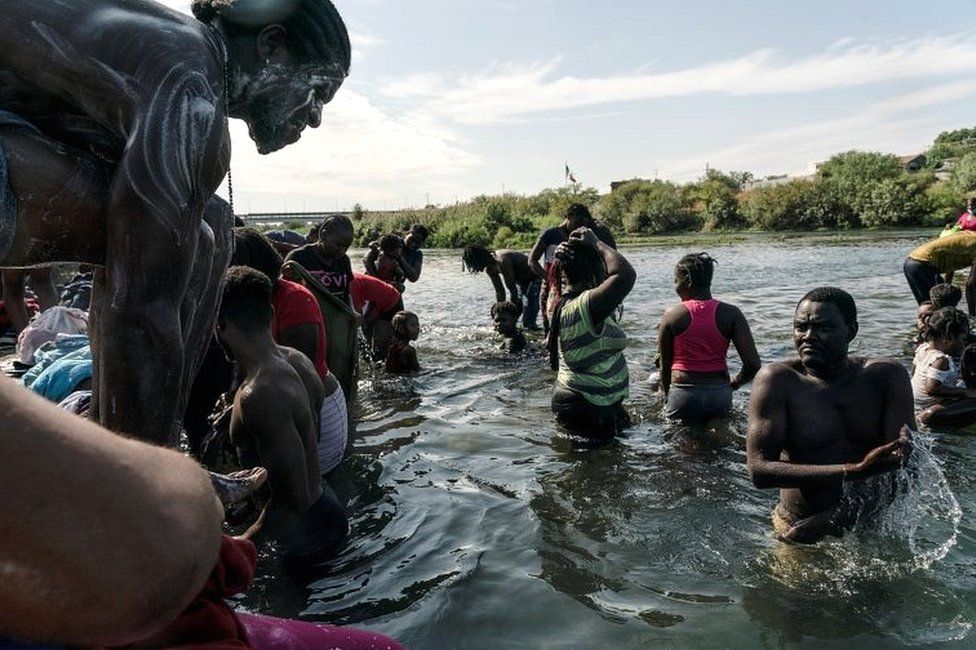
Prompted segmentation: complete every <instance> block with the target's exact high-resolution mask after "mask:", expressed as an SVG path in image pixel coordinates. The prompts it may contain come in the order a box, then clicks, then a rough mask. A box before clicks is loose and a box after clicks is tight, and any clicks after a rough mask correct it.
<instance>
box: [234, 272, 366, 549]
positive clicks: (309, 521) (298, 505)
mask: <svg viewBox="0 0 976 650" xmlns="http://www.w3.org/2000/svg"><path fill="white" fill-rule="evenodd" d="M271 316H272V308H271V282H270V281H269V280H268V278H267V276H265V275H264V274H263V273H261V272H260V271H256V270H254V269H251V268H248V267H242V266H235V267H231V269H230V270H229V271H228V272H227V278H226V282H225V285H224V293H223V299H222V301H221V304H220V311H219V313H218V316H217V337H218V339H219V340H220V343H221V345H223V346H224V348H225V349H226V350H228V352H229V353H230V354H231V355H232V356H233V358H234V359H235V360H236V361H237V364H238V368H239V370H240V372H241V373H243V375H244V380H243V382H242V383H241V386H240V388H239V389H238V391H237V395H236V397H235V398H234V406H233V411H232V414H231V423H230V435H231V440H232V441H233V443H234V445H235V446H236V447H237V448H238V450H239V452H240V455H241V460H242V462H243V464H244V465H245V466H248V467H250V466H255V465H260V466H262V467H264V468H266V469H267V470H268V484H269V485H270V487H271V500H270V501H269V502H268V504H267V505H266V506H265V509H264V512H263V513H262V515H261V517H260V519H259V520H258V522H257V523H256V524H255V525H254V526H252V527H251V529H250V530H249V531H248V535H249V536H252V535H257V534H263V535H268V536H271V537H274V538H276V539H278V540H279V542H280V543H281V546H282V549H283V551H284V558H285V560H286V561H288V562H291V563H295V564H300V565H307V564H309V563H314V562H316V561H319V560H321V559H324V558H326V557H328V556H330V555H331V554H332V553H333V552H334V551H335V550H336V549H337V548H338V547H339V546H340V545H341V543H342V541H343V539H344V538H345V535H346V533H347V532H348V522H347V520H346V515H345V512H344V511H343V509H342V506H341V505H340V504H339V502H338V500H337V499H336V497H335V494H334V493H333V492H332V490H331V489H330V488H329V487H328V485H326V484H324V483H323V481H322V477H321V473H320V471H319V462H318V453H317V446H318V440H319V431H318V424H319V420H318V417H317V414H316V413H315V411H314V407H313V406H312V401H311V398H312V396H311V394H310V392H309V390H308V388H306V382H312V383H314V380H317V377H316V376H315V371H314V367H312V365H311V362H310V361H308V359H307V358H304V356H303V355H300V354H293V353H292V352H291V351H289V350H288V349H286V348H282V347H281V346H279V345H277V344H276V343H275V342H274V339H272V338H271V329H270V326H271ZM294 363H301V364H307V367H306V370H307V372H303V373H302V374H301V375H300V374H299V373H298V372H296V370H295V367H294V366H293V364H294Z"/></svg>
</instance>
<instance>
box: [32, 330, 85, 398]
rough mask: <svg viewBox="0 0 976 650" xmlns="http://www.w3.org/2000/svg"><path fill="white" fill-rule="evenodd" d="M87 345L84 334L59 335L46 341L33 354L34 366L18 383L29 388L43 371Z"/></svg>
mask: <svg viewBox="0 0 976 650" xmlns="http://www.w3.org/2000/svg"><path fill="white" fill-rule="evenodd" d="M88 345H89V341H88V335H86V334H61V335H59V336H58V337H57V338H56V339H54V340H53V341H48V342H47V343H45V344H44V345H42V346H41V347H39V348H37V350H36V351H35V352H34V365H33V366H32V367H31V369H30V370H28V371H27V372H26V373H25V374H24V376H23V377H22V378H21V380H20V382H21V383H22V384H23V385H24V386H26V387H27V388H30V387H31V386H32V384H33V383H34V382H35V381H37V378H38V377H40V376H41V373H43V372H44V371H45V370H47V369H48V368H50V367H51V366H52V365H53V364H54V362H56V361H58V360H59V359H63V358H64V357H66V356H68V355H69V354H71V353H72V352H77V351H78V350H80V349H82V348H86V347H88Z"/></svg>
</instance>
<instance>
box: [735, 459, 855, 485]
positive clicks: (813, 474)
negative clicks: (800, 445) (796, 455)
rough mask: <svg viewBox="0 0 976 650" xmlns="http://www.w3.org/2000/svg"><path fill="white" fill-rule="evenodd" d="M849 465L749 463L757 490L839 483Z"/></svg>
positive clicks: (777, 462)
mask: <svg viewBox="0 0 976 650" xmlns="http://www.w3.org/2000/svg"><path fill="white" fill-rule="evenodd" d="M849 470H850V466H849V465H845V464H834V465H807V464H802V463H789V462H785V461H778V460H777V461H759V462H751V463H749V474H750V476H751V477H752V482H753V483H754V484H755V485H756V487H759V488H804V487H813V486H819V485H825V484H837V483H841V482H842V481H843V480H844V478H845V476H846V475H847V472H848V471H849Z"/></svg>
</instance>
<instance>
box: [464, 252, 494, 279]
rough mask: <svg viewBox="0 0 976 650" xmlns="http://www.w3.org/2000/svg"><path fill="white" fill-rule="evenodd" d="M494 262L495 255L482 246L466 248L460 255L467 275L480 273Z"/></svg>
mask: <svg viewBox="0 0 976 650" xmlns="http://www.w3.org/2000/svg"><path fill="white" fill-rule="evenodd" d="M495 261H497V260H496V259H495V254H494V253H492V252H491V251H490V250H488V249H487V248H485V247H484V246H467V247H465V249H464V253H462V254H461V263H462V265H463V266H464V270H465V271H467V272H468V273H480V272H482V271H484V270H485V269H486V268H488V266H489V265H490V264H491V263H492V262H495Z"/></svg>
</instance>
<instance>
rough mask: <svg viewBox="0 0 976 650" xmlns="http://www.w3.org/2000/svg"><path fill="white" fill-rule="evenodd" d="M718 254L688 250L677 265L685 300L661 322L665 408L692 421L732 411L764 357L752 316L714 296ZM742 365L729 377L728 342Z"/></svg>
mask: <svg viewBox="0 0 976 650" xmlns="http://www.w3.org/2000/svg"><path fill="white" fill-rule="evenodd" d="M714 272H715V260H713V259H712V258H711V257H709V256H708V254H707V253H697V254H692V255H685V256H684V257H682V258H681V260H680V261H679V262H678V265H677V266H676V267H675V269H674V290H675V293H677V294H678V296H679V297H680V298H681V304H679V305H675V306H674V307H671V308H670V309H668V310H667V311H666V312H664V317H663V318H662V319H661V324H660V326H659V328H658V349H659V352H660V355H661V387H662V389H663V390H664V393H665V394H666V395H667V406H666V407H665V410H664V414H665V415H666V416H667V417H669V418H675V419H678V420H681V421H683V422H685V423H687V424H693V423H703V422H707V421H708V420H711V419H712V418H722V417H728V415H729V414H730V413H731V412H732V391H734V390H737V389H739V388H740V387H741V386H743V385H745V384H747V383H749V382H750V381H752V378H753V377H755V376H756V373H757V372H759V368H760V367H761V365H762V362H761V361H760V359H759V352H758V351H756V343H755V341H754V340H753V338H752V331H751V330H750V329H749V322H748V321H747V320H746V317H745V316H743V315H742V312H741V311H739V308H738V307H736V306H734V305H729V304H727V303H723V302H719V301H718V300H715V299H714V298H712V276H713V275H714ZM730 342H731V343H733V344H734V345H735V350H736V352H738V353H739V358H740V359H741V360H742V370H741V371H740V372H739V374H737V375H736V376H735V377H733V378H732V379H731V380H730V379H729V367H728V363H727V361H726V357H727V355H728V350H729V343H730Z"/></svg>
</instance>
